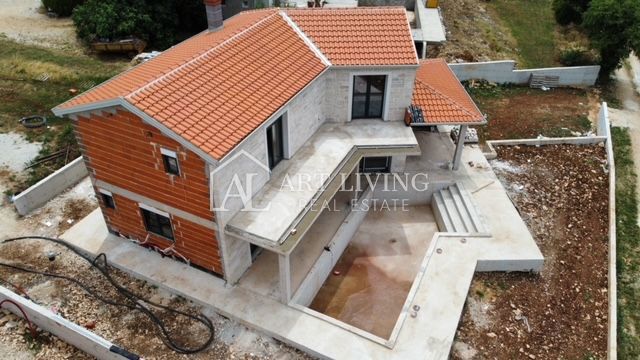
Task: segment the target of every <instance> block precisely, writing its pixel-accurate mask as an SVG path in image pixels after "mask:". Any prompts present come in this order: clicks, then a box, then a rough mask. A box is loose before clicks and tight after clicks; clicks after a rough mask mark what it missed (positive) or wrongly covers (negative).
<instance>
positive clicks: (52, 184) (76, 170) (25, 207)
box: [13, 157, 89, 215]
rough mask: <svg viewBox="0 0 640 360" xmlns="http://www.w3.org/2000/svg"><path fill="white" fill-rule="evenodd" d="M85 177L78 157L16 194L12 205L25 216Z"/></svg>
mask: <svg viewBox="0 0 640 360" xmlns="http://www.w3.org/2000/svg"><path fill="white" fill-rule="evenodd" d="M87 175H89V173H88V171H87V167H86V166H85V164H84V161H83V160H82V157H79V158H77V159H75V160H73V161H72V162H70V163H68V164H67V165H65V166H64V167H62V168H60V169H58V170H57V171H56V172H54V173H53V174H51V175H49V176H47V177H46V178H44V179H42V180H40V181H39V182H38V183H36V184H35V185H33V186H31V187H30V188H28V189H27V190H25V191H23V192H21V193H20V194H18V195H17V196H16V197H15V198H14V199H13V204H14V205H15V207H16V210H18V214H20V215H26V214H28V213H29V212H31V211H32V210H35V209H37V208H39V207H41V206H42V205H44V204H46V203H47V201H49V200H51V199H52V198H54V197H56V196H57V195H58V194H60V193H61V192H62V191H64V190H65V189H67V188H68V187H70V186H71V185H74V184H75V183H77V182H78V181H80V180H82V179H83V178H84V177H86V176H87Z"/></svg>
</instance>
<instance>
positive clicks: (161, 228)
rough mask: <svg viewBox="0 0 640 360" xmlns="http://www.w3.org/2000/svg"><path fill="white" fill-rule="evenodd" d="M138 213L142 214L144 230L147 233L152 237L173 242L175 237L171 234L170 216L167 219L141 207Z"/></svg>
mask: <svg viewBox="0 0 640 360" xmlns="http://www.w3.org/2000/svg"><path fill="white" fill-rule="evenodd" d="M140 212H141V214H142V220H143V222H144V228H145V229H146V230H147V231H148V232H150V233H152V234H154V235H158V236H160V237H163V238H165V239H168V240H171V241H175V235H174V232H173V223H172V222H171V215H169V217H167V216H164V215H161V214H158V213H156V212H154V211H151V210H147V209H145V208H142V207H141V208H140ZM167 226H168V231H167Z"/></svg>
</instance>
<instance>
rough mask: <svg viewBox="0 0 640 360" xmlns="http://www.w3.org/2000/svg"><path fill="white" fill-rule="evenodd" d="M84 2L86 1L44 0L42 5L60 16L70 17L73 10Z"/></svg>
mask: <svg viewBox="0 0 640 360" xmlns="http://www.w3.org/2000/svg"><path fill="white" fill-rule="evenodd" d="M83 2H84V0H42V5H44V7H45V8H47V10H48V11H53V12H54V13H56V14H57V15H58V16H69V15H71V12H72V11H73V9H74V8H75V7H76V6H78V5H80V4H82V3H83Z"/></svg>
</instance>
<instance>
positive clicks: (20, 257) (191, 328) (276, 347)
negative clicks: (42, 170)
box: [0, 178, 308, 360]
mask: <svg viewBox="0 0 640 360" xmlns="http://www.w3.org/2000/svg"><path fill="white" fill-rule="evenodd" d="M96 207H97V200H96V198H95V195H94V194H93V190H92V187H91V182H90V181H89V179H88V178H87V179H85V180H83V181H82V182H81V183H79V184H78V185H76V186H74V187H73V188H71V189H70V190H68V191H67V192H65V193H63V194H61V195H60V196H58V197H56V198H54V199H53V200H51V201H50V202H49V203H48V204H47V205H45V206H44V207H42V208H40V209H38V210H36V211H34V212H32V213H31V214H29V215H27V216H25V217H18V216H17V214H16V213H15V210H14V209H13V206H12V205H11V204H9V203H8V200H7V199H6V198H5V197H2V202H1V203H0V231H1V232H2V237H0V239H2V240H3V239H6V238H9V237H17V236H24V235H34V234H35V235H42V236H50V237H57V236H59V235H60V234H61V233H63V232H64V231H65V230H66V229H68V228H69V227H71V226H73V224H75V222H77V221H78V220H80V219H82V218H83V217H84V216H86V215H87V214H88V213H89V212H91V211H92V210H94V209H95V208H96ZM51 251H53V252H54V253H56V254H58V256H56V260H54V261H53V262H50V261H49V260H48V259H47V257H46V255H47V254H48V253H49V252H51ZM0 262H5V263H16V264H22V265H25V266H27V267H35V268H37V269H39V270H47V271H50V272H56V273H60V274H63V275H67V276H71V277H74V278H77V279H79V280H81V281H83V282H86V283H87V284H89V285H91V286H92V287H95V288H97V289H103V290H101V293H104V294H105V295H106V296H114V295H115V292H114V291H113V290H110V289H109V287H108V284H107V283H106V282H105V280H102V279H101V278H100V277H99V274H98V273H97V272H96V271H95V270H92V269H91V268H90V267H89V266H88V263H87V262H86V261H84V260H83V259H80V258H78V257H77V256H75V255H73V254H72V253H71V252H69V251H68V250H66V249H64V248H62V247H60V246H58V245H51V244H49V243H44V242H41V241H35V240H34V241H31V240H29V241H28V242H26V243H10V244H0ZM115 273H116V278H117V280H118V281H119V282H120V283H121V284H123V285H125V286H126V287H127V288H130V289H132V290H134V291H135V292H136V293H139V294H141V295H143V296H144V297H145V298H147V299H150V300H151V301H154V302H157V303H161V304H164V305H171V306H175V307H177V308H178V309H181V310H184V311H187V312H189V313H198V312H201V311H202V312H203V313H204V314H205V315H206V316H207V317H208V318H209V319H211V320H212V322H213V324H214V326H215V335H216V338H215V341H214V343H213V345H212V346H211V347H210V348H209V349H208V350H207V351H206V352H204V353H200V354H196V355H192V356H184V355H178V354H177V353H174V352H173V351H171V350H169V349H168V348H167V347H166V346H165V345H164V344H163V343H162V342H161V340H160V338H159V337H157V336H156V329H155V328H154V327H153V324H152V323H151V322H150V321H149V320H148V318H146V317H145V316H143V315H141V314H140V313H137V312H135V313H125V314H124V315H123V311H122V309H121V308H118V307H114V306H109V305H106V304H104V303H102V302H100V301H99V300H96V299H95V298H93V297H91V296H89V295H88V294H86V293H85V292H84V291H83V290H82V289H80V288H79V287H78V286H76V285H70V284H68V283H66V282H65V281H63V280H53V279H50V278H46V277H44V276H40V275H27V274H23V273H20V272H18V271H15V270H10V269H6V268H3V267H0V285H2V286H5V287H8V288H10V289H12V290H13V291H17V292H20V291H21V290H25V291H26V292H27V293H28V294H29V296H30V297H31V298H32V299H33V300H34V301H35V302H37V303H39V304H41V305H43V306H45V307H47V308H49V309H52V310H54V311H56V312H58V313H59V314H60V315H62V316H63V317H65V318H67V319H69V320H71V321H74V322H76V323H77V324H79V325H81V326H85V327H87V328H91V330H92V331H94V332H96V333H97V334H98V335H100V336H103V337H104V338H106V339H107V340H109V341H111V342H113V343H115V344H118V345H120V346H122V347H124V348H126V349H128V350H129V351H132V352H134V353H137V354H140V355H143V356H144V357H145V358H146V359H231V358H238V359H305V358H308V357H307V356H306V355H305V354H302V353H300V352H298V351H297V350H295V349H293V348H291V347H289V346H286V345H284V344H282V343H280V342H277V341H276V340H274V339H272V338H270V337H267V336H263V335H261V334H259V333H257V332H255V331H253V330H250V329H247V328H246V327H244V326H243V325H240V324H238V323H236V322H234V321H231V320H229V319H227V318H224V317H222V316H220V315H218V314H216V313H215V312H213V311H211V310H206V309H204V310H203V309H201V308H200V307H198V306H196V305H195V304H192V303H190V302H188V301H186V300H184V299H182V298H179V297H175V296H173V295H171V294H169V293H167V292H165V291H162V290H159V289H158V288H156V287H153V286H150V285H148V284H147V283H145V282H143V281H139V280H135V279H133V278H132V277H130V276H127V275H125V274H123V273H121V272H118V271H115ZM6 282H9V283H11V284H13V285H17V286H19V289H17V288H15V287H13V286H12V285H8V284H7V283H6ZM104 289H107V290H104ZM168 325H169V328H170V329H172V330H173V332H174V334H177V338H178V339H179V340H182V341H186V342H192V343H195V342H197V341H202V339H203V338H206V335H207V332H206V329H205V328H204V327H203V326H202V325H200V324H197V323H196V324H193V323H191V322H189V321H186V320H185V319H177V321H174V319H171V320H170V321H169V322H168ZM0 354H1V355H0V358H2V359H47V360H49V359H70V358H71V359H85V358H90V357H89V356H87V355H86V354H84V353H82V352H81V351H79V350H77V349H75V348H74V347H72V346H70V345H68V344H66V343H64V342H63V341H61V340H59V339H58V338H56V337H55V336H52V335H50V334H48V333H44V332H41V333H40V335H39V336H38V338H37V339H36V341H34V340H33V339H32V338H31V336H30V334H29V332H28V330H27V323H26V322H25V321H23V320H21V319H19V318H18V317H16V316H15V315H13V314H8V312H6V311H5V310H0Z"/></svg>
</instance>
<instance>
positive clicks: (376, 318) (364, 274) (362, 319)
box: [310, 205, 438, 339]
mask: <svg viewBox="0 0 640 360" xmlns="http://www.w3.org/2000/svg"><path fill="white" fill-rule="evenodd" d="M437 231H438V227H437V225H436V222H435V219H434V217H433V213H432V211H431V207H430V206H427V205H425V206H411V207H407V208H406V209H396V210H388V209H382V210H378V211H374V210H371V211H369V213H368V214H367V217H366V218H365V220H364V222H363V223H362V225H360V228H359V229H358V232H357V233H356V235H355V236H354V237H353V239H352V241H351V243H350V244H349V246H348V247H347V248H346V250H345V252H344V253H343V255H342V256H341V258H340V260H339V261H338V263H337V264H336V266H335V267H334V271H335V272H334V274H333V275H330V276H329V278H328V279H327V280H326V281H325V283H324V285H323V286H322V287H321V288H320V290H319V292H318V294H317V295H316V297H315V299H314V300H313V302H312V304H311V306H310V308H311V309H313V310H316V311H318V312H321V313H324V314H325V315H328V316H331V317H333V318H335V319H338V320H340V321H343V322H345V323H347V324H350V325H353V326H355V327H357V328H359V329H362V330H365V331H367V332H370V333H372V334H374V335H377V336H379V337H381V338H384V339H388V338H389V337H390V335H391V332H392V330H393V328H394V326H395V324H396V322H397V321H398V317H399V315H400V313H401V311H402V307H403V305H404V303H405V300H406V299H407V295H408V293H409V290H410V289H411V285H412V283H413V281H414V279H415V277H416V275H417V273H418V271H419V269H420V265H421V263H422V261H423V259H424V257H425V254H426V252H427V249H428V247H429V244H430V242H431V239H432V237H433V235H434V234H435V233H436V232H437Z"/></svg>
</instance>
